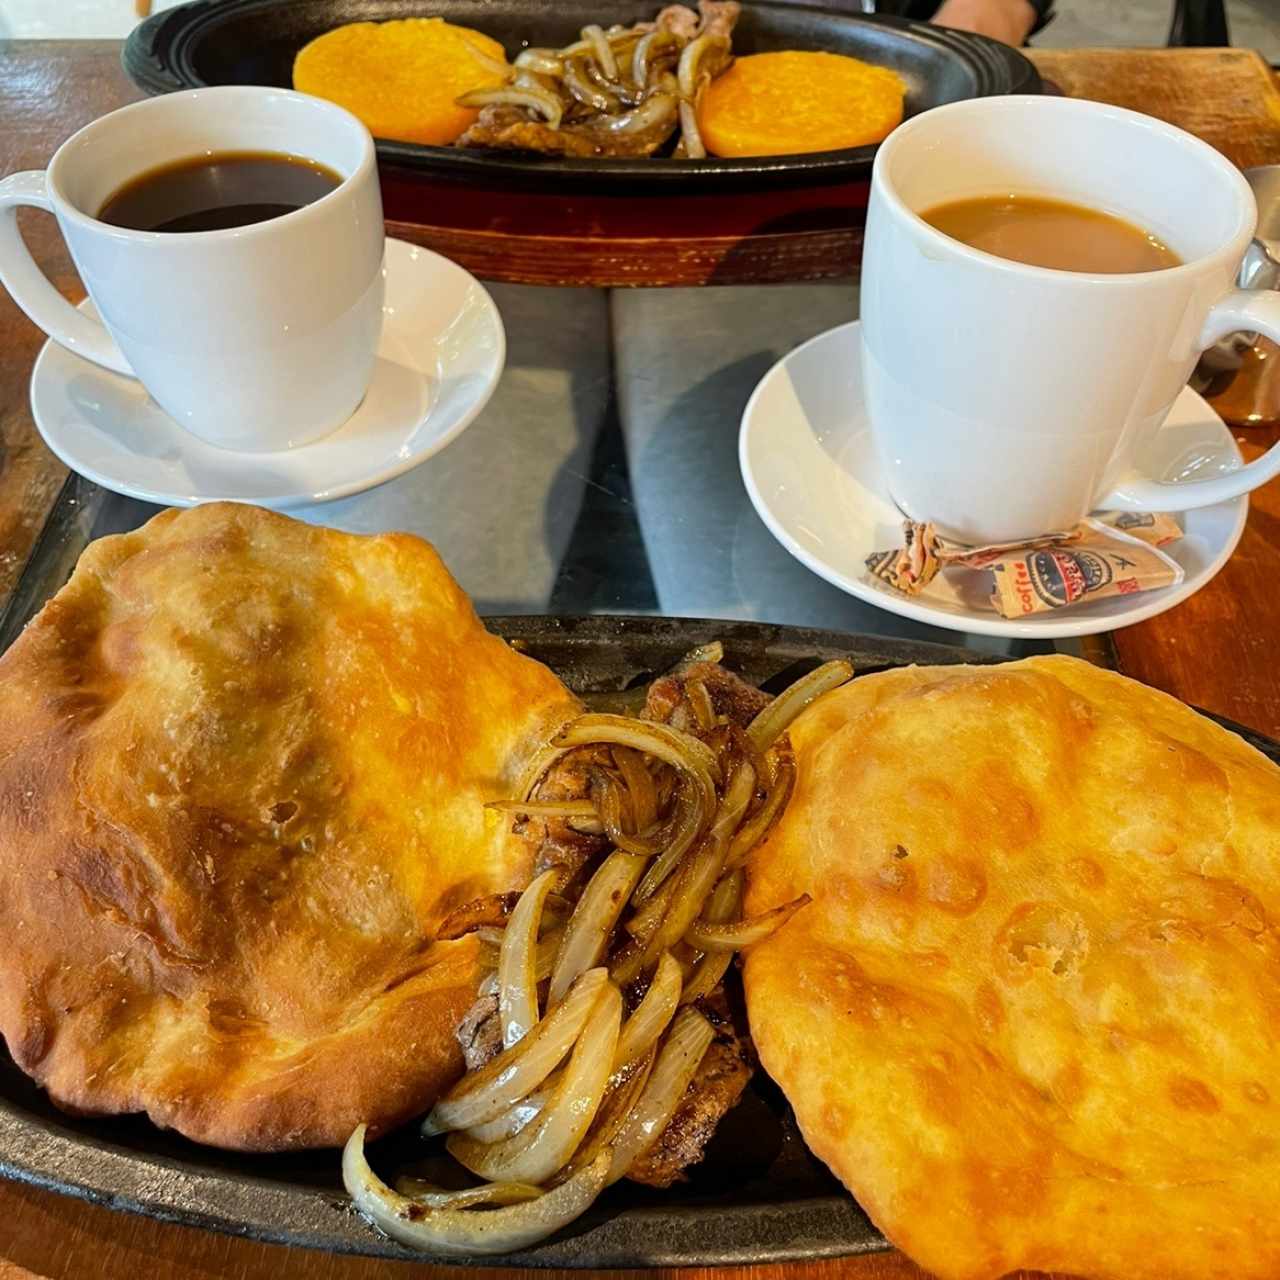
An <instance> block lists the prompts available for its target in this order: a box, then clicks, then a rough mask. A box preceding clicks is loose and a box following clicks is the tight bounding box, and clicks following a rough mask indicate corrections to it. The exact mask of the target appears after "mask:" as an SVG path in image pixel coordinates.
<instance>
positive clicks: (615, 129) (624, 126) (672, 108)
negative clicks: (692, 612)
mask: <svg viewBox="0 0 1280 1280" xmlns="http://www.w3.org/2000/svg"><path fill="white" fill-rule="evenodd" d="M679 109H680V99H679V98H678V97H676V95H675V94H673V93H666V92H663V91H656V92H654V93H651V94H650V95H649V96H648V97H647V98H645V100H644V101H643V102H641V104H640V105H639V106H638V107H635V108H634V109H633V110H631V111H626V112H624V113H623V114H622V115H618V116H599V117H598V118H597V119H595V120H593V121H592V122H591V124H592V128H593V130H594V131H595V132H597V133H603V134H606V135H607V136H609V137H625V136H627V135H629V134H633V133H644V132H645V131H646V130H647V129H658V128H660V127H662V126H663V125H666V124H669V123H670V122H672V121H674V120H675V119H676V117H677V116H678V114H679ZM645 723H646V725H648V724H649V723H650V722H648V721H646V722H645ZM653 723H656V722H653ZM663 727H664V728H665V727H666V726H665V725H664V726H663Z"/></svg>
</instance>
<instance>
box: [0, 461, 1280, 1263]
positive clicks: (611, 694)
mask: <svg viewBox="0 0 1280 1280" xmlns="http://www.w3.org/2000/svg"><path fill="white" fill-rule="evenodd" d="M104 510H105V508H104V507H103V505H102V503H101V501H100V500H99V498H98V496H97V493H96V492H95V489H94V487H93V486H88V487H87V488H73V490H72V491H71V492H70V493H69V494H68V495H64V500H63V501H61V502H59V504H58V506H57V508H56V509H55V516H54V518H53V520H52V521H51V523H50V524H49V525H48V526H47V527H46V530H45V533H44V535H43V537H42V539H41V541H40V543H39V545H38V547H37V549H36V552H35V554H34V555H33V557H32V560H31V562H30V564H29V565H28V568H27V571H26V573H25V574H24V576H23V580H22V583H21V584H20V586H19V589H18V591H17V592H16V593H15V595H14V597H13V599H12V601H11V604H10V607H9V609H8V611H7V613H6V615H5V617H4V618H3V620H0V644H4V645H7V644H8V643H10V642H11V641H12V639H13V638H14V636H16V635H17V634H18V632H19V631H20V630H21V627H22V625H24V624H25V622H26V621H27V620H28V619H29V618H30V617H31V616H32V615H33V614H34V613H35V611H36V610H37V609H38V608H39V606H40V605H41V604H42V603H43V601H44V600H45V599H47V598H48V596H49V595H50V594H52V593H53V592H54V591H56V590H57V589H58V587H60V586H61V585H62V583H63V582H64V581H65V579H66V577H67V575H68V573H69V572H70V569H71V567H72V565H73V564H74V561H75V557H76V556H77V555H78V554H79V552H80V550H82V549H83V546H84V545H85V543H86V542H87V541H88V540H89V539H90V538H91V537H92V536H94V535H96V534H98V533H100V532H104V531H106V530H104V528H103V525H102V513H103V511H104ZM134 514H135V515H136V514H141V512H138V513H134ZM135 523H136V521H135ZM487 624H488V625H489V627H490V628H491V629H492V630H494V631H495V632H497V633H498V634H500V635H503V636H506V637H507V638H508V639H509V640H511V641H512V643H513V644H516V645H517V646H518V647H519V648H520V649H521V650H522V651H523V652H526V653H528V654H530V655H531V656H533V657H536V658H538V659H540V660H541V661H543V662H545V663H547V664H548V665H549V666H550V667H551V668H552V669H553V670H555V671H556V672H557V673H559V675H560V676H561V678H562V679H564V680H565V682H566V683H567V684H568V685H569V686H570V687H571V688H573V689H575V690H576V691H578V692H579V693H581V694H583V695H585V696H586V698H587V700H588V701H590V702H592V703H595V704H598V705H616V704H618V703H619V702H626V701H628V700H635V699H637V698H639V697H640V696H642V691H643V689H644V687H645V686H646V685H647V684H648V682H649V681H650V680H651V679H652V678H653V676H654V675H656V674H659V673H661V672H662V671H664V670H666V669H667V668H669V667H670V666H671V665H672V664H673V663H674V662H675V661H677V660H678V659H679V658H680V656H681V655H682V654H684V653H686V652H687V651H688V650H689V649H690V648H691V647H693V646H694V645H696V644H701V643H704V642H706V641H708V640H711V639H716V638H718V639H720V640H722V641H723V642H724V645H725V649H726V661H727V664H728V665H729V666H730V667H732V668H734V669H735V670H737V671H739V672H740V673H742V674H743V675H744V676H745V677H746V678H747V679H749V680H751V681H753V682H754V683H757V684H760V685H762V686H763V687H765V688H766V689H768V690H770V691H776V690H777V689H779V688H781V687H782V686H783V685H785V684H786V683H788V682H789V681H790V680H792V679H794V678H795V677H796V676H798V675H800V674H802V673H803V672H804V671H805V670H807V669H809V668H810V667H812V666H813V665H815V664H816V663H817V662H819V661H821V660H824V659H826V658H829V657H835V656H847V657H850V658H852V659H853V661H854V662H855V663H856V664H857V666H858V668H859V671H860V673H862V674H866V673H867V672H870V671H874V670H881V669H884V668H886V667H893V666H899V665H902V664H905V663H911V662H916V663H925V664H933V663H942V662H992V661H999V659H996V658H993V657H991V656H990V655H985V654H979V653H975V652H974V651H973V650H968V649H959V648H952V647H949V646H944V645H934V644H925V643H921V642H917V641H907V640H899V639H894V638H889V637H873V636H855V635H843V634H840V633H836V632H829V631H815V630H807V629H802V628H797V627H784V626H771V625H764V624H759V623H746V622H724V621H702V620H696V619H672V618H656V617H654V618H650V617H640V618H616V617H561V618H556V617H549V618H530V617H518V618H511V617H494V618H489V619H487ZM1215 718H1216V717H1215ZM1220 723H1223V724H1226V726H1227V727H1228V728H1230V729H1234V730H1235V731H1236V732H1238V733H1241V734H1242V736H1244V737H1245V738H1246V739H1248V740H1249V741H1250V742H1251V743H1253V744H1254V745H1255V746H1257V747H1258V748H1260V749H1261V750H1262V751H1264V752H1265V753H1266V754H1268V755H1269V756H1270V757H1271V758H1272V759H1275V760H1277V761H1280V743H1277V742H1272V741H1270V740H1268V739H1265V738H1262V737H1261V736H1259V735H1257V734H1253V733H1250V732H1249V731H1248V730H1244V729H1241V728H1240V727H1239V726H1237V725H1234V724H1231V723H1230V722H1228V721H1220ZM432 1150H433V1148H431V1147H429V1146H427V1145H426V1144H423V1143H422V1142H421V1140H420V1139H419V1138H418V1137H417V1135H416V1132H415V1130H414V1128H413V1126H409V1128H408V1129H406V1130H403V1131H401V1132H400V1133H399V1134H394V1135H392V1136H391V1137H389V1138H387V1139H385V1140H384V1141H382V1142H380V1143H378V1144H376V1145H375V1146H374V1147H372V1148H371V1150H370V1156H371V1159H372V1162H373V1164H374V1166H375V1167H376V1168H378V1169H379V1170H380V1171H381V1172H382V1173H384V1174H389V1173H390V1172H392V1171H393V1170H394V1171H401V1170H405V1169H407V1168H413V1167H421V1168H424V1169H425V1170H426V1171H427V1172H428V1173H431V1172H432V1169H431V1165H432V1161H433V1159H438V1156H434V1157H433V1156H432V1155H431V1154H430V1153H431V1152H432ZM0 1174H3V1175H4V1176H7V1177H11V1178H16V1179H19V1180H22V1181H24V1182H29V1183H33V1184H35V1185H37V1186H42V1187H46V1188H50V1189H52V1190H56V1191H60V1192H64V1193H67V1194H70V1195H76V1196H81V1197H85V1198H87V1199H90V1200H94V1201H97V1202H99V1203H103V1204H106V1205H109V1206H110V1207H112V1208H117V1209H124V1210H128V1211H132V1212H136V1213H143V1214H148V1215H150V1216H152V1217H156V1218H160V1219H163V1220H166V1221H173V1222H181V1223H186V1224H190V1225H194V1226H201V1227H209V1228H214V1229H216V1230H222V1231H228V1232H232V1233H234V1234H236V1235H242V1236H247V1237H250V1238H252V1239H257V1240H265V1241H272V1242H278V1243H284V1244H295V1245H303V1246H308V1247H311V1248H316V1249H328V1250H333V1251H336V1252H340V1253H358V1254H371V1255H375V1256H381V1257H392V1258H396V1257H403V1258H409V1257H417V1258H420V1257H421V1255H417V1254H413V1253H411V1252H409V1251H407V1250H405V1249H403V1248H401V1247H400V1246H399V1245H397V1244H395V1243H394V1242H392V1241H390V1240H388V1239H386V1238H384V1237H382V1236H380V1235H378V1234H377V1233H376V1232H374V1231H373V1230H372V1229H371V1228H370V1227H368V1226H367V1225H366V1224H365V1223H364V1222H363V1221H362V1220H361V1219H360V1218H359V1217H358V1216H357V1215H356V1214H355V1213H354V1212H353V1211H352V1209H351V1208H350V1206H349V1204H348V1202H347V1198H346V1196H345V1194H344V1193H343V1192H342V1189H341V1183H340V1180H339V1176H338V1154H337V1152H336V1151H327V1152H303V1153H297V1154H290V1155H279V1156H248V1155H243V1154H239V1153H235V1152H224V1151H216V1150H213V1149H210V1148H205V1147H200V1146H197V1145H195V1144H194V1143H191V1142H188V1141H186V1140H185V1139H183V1138H181V1137H178V1136H176V1135H174V1134H172V1133H168V1132H165V1131H162V1130H159V1129H156V1128H154V1127H153V1126H152V1125H150V1124H149V1123H148V1122H147V1121H145V1120H143V1119H140V1118H137V1117H124V1118H119V1119H91V1118H81V1117H73V1116H68V1115H65V1114H63V1113H62V1112H60V1111H58V1110H57V1108H55V1107H54V1106H53V1105H52V1104H51V1103H50V1102H49V1101H48V1099H47V1098H46V1096H45V1095H44V1093H43V1092H42V1091H41V1090H40V1089H39V1088H38V1087H37V1086H36V1085H35V1084H33V1083H32V1082H31V1081H30V1080H29V1079H28V1078H27V1077H26V1076H25V1075H23V1074H22V1072H20V1071H19V1070H18V1069H17V1068H16V1067H15V1066H14V1065H13V1064H12V1062H11V1061H10V1060H9V1059H8V1057H7V1055H3V1054H0ZM690 1175H691V1176H690V1180H689V1181H688V1182H687V1183H686V1184H684V1185H682V1186H678V1187H675V1188H672V1189H671V1190H670V1191H665V1192H657V1191H652V1190H650V1189H648V1188H644V1187H639V1186H634V1185H632V1184H629V1183H625V1182H624V1183H621V1184H619V1185H618V1186H616V1187H614V1188H612V1189H611V1190H610V1191H609V1192H608V1193H607V1194H606V1195H605V1196H604V1197H602V1199H601V1200H600V1201H599V1202H598V1203H597V1204H596V1205H595V1207H594V1208H593V1209H592V1210H591V1211H590V1212H589V1213H588V1214H587V1215H586V1216H585V1217H584V1218H582V1219H581V1220H580V1221H579V1222H578V1223H576V1224H575V1225H574V1227H573V1228H571V1229H570V1230H569V1231H567V1232H565V1233H562V1234H560V1235H559V1236H557V1237H555V1238H554V1239H552V1240H550V1241H549V1242H547V1243H545V1244H543V1245H541V1246H539V1247H537V1248H534V1249H531V1250H528V1251H526V1252H523V1253H520V1254H517V1255H514V1256H512V1257H510V1258H506V1259H478V1260H477V1261H481V1262H486V1263H493V1262H507V1263H510V1264H515V1265H520V1266H532V1267H551V1266H556V1267H583V1268H601V1267H626V1266H675V1265H688V1266H711V1265H733V1264H750V1263H769V1262H783V1261H790V1260H796V1259H816V1258H830V1257H838V1256H842V1255H849V1254H859V1253H869V1252H874V1251H877V1250H882V1249H885V1248H887V1247H888V1245H887V1243H886V1241H885V1239H884V1237H883V1236H882V1235H881V1234H880V1233H879V1232H878V1231H877V1230H876V1229H875V1228H874V1227H873V1226H872V1225H871V1223H870V1221H869V1220H868V1219H867V1217H866V1216H865V1215H864V1214H863V1213H862V1211H861V1210H860V1209H859V1207H858V1206H857V1204H856V1203H855V1202H854V1201H853V1200H852V1199H851V1198H850V1197H849V1196H848V1195H847V1194H846V1193H845V1192H844V1191H843V1190H842V1189H841V1187H840V1186H839V1184H838V1183H837V1182H836V1181H835V1180H834V1179H833V1178H832V1176H831V1175H830V1174H829V1173H828V1172H827V1170H826V1169H825V1167H824V1166H823V1165H822V1164H821V1163H820V1162H819V1161H818V1160H816V1159H815V1158H814V1157H813V1156H812V1155H810V1154H809V1152H808V1150H807V1149H806V1148H805V1145H804V1143H803V1141H802V1139H801V1138H800V1135H799V1132H798V1130H797V1128H796V1125H795V1121H794V1119H793V1117H792V1115H791V1112H790V1109H789V1108H788V1107H787V1105H786V1102H785V1101H784V1099H783V1098H782V1096H781V1094H780V1092H779V1091H778V1090H777V1088H776V1087H775V1086H774V1085H773V1084H772V1082H771V1081H770V1080H769V1079H768V1078H767V1077H766V1076H765V1075H764V1074H763V1073H762V1072H757V1074H756V1077H755V1079H754V1081H753V1083H752V1085H751V1087H750V1088H749V1090H748V1091H747V1094H746V1095H745V1097H744V1099H743V1101H742V1103H741V1104H740V1105H739V1106H738V1107H737V1108H736V1109H735V1110H734V1111H733V1112H732V1113H731V1114H730V1115H729V1117H727V1118H726V1120H725V1122H724V1123H723V1124H722V1125H721V1128H720V1130H719V1131H718V1132H717V1134H716V1136H715V1138H714V1139H713V1141H712V1143H711V1145H710V1147H709V1149H708V1152H707V1156H706V1159H705V1160H704V1161H703V1162H702V1163H701V1164H700V1165H697V1166H695V1167H694V1168H693V1169H692V1170H691V1171H690ZM437 1176H438V1175H437Z"/></svg>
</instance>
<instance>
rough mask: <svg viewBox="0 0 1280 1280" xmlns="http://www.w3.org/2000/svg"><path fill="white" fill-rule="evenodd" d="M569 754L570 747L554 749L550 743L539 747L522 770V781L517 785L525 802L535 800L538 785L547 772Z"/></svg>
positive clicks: (517, 790) (519, 793) (517, 792)
mask: <svg viewBox="0 0 1280 1280" xmlns="http://www.w3.org/2000/svg"><path fill="white" fill-rule="evenodd" d="M568 754H569V748H568V747H554V746H552V745H551V744H550V743H548V744H547V745H546V746H542V747H539V748H538V749H537V751H535V752H534V753H533V755H531V756H530V757H529V762H528V763H527V764H526V765H525V767H524V768H523V769H521V770H520V780H519V782H518V783H517V784H516V794H517V795H518V796H520V797H521V798H522V799H524V800H530V799H532V798H533V793H534V792H535V791H537V789H538V785H539V784H540V783H541V782H542V780H543V778H545V777H546V776H547V771H548V770H549V769H550V768H551V766H552V765H553V764H555V763H556V761H557V760H559V759H560V758H561V757H562V756H567V755H568Z"/></svg>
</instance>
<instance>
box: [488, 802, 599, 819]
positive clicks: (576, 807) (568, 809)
mask: <svg viewBox="0 0 1280 1280" xmlns="http://www.w3.org/2000/svg"><path fill="white" fill-rule="evenodd" d="M485 808H486V809H493V810H494V811H495V812H497V813H514V814H525V815H527V816H528V817H530V818H594V817H595V816H596V809H595V805H593V804H592V803H591V801H590V800H491V801H490V802H489V803H488V804H487V805H485Z"/></svg>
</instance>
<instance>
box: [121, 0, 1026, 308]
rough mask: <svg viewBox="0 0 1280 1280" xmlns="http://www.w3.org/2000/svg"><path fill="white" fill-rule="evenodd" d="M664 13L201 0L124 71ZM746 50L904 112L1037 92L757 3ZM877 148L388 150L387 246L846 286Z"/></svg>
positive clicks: (254, 75) (561, 271)
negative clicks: (871, 73) (849, 59)
mask: <svg viewBox="0 0 1280 1280" xmlns="http://www.w3.org/2000/svg"><path fill="white" fill-rule="evenodd" d="M659 7H660V0H558V2H557V3H556V4H554V5H548V4H546V3H544V0H437V2H436V3H422V2H419V0H192V2H191V3H189V4H185V5H181V6H179V7H178V8H175V9H171V10H167V11H165V12H163V13H159V14H157V15H155V16H154V17H153V18H151V19H150V20H149V21H147V22H145V23H143V24H142V25H141V26H140V27H138V28H137V29H136V30H135V32H134V34H133V35H132V36H131V37H130V39H129V41H128V44H127V45H126V47H125V53H124V64H125V69H126V70H127V71H128V73H129V74H130V76H132V77H133V79H134V81H135V82H136V83H137V84H138V85H140V86H141V87H142V88H144V89H146V90H147V91H148V92H151V93H162V92H167V91H174V90H178V89H182V88H188V87H193V86H200V85H207V84H279V85H288V84H289V83H290V76H291V68H292V65H293V57H294V55H295V53H296V52H297V50H298V49H299V48H300V47H301V46H302V45H303V44H304V43H306V42H307V41H308V40H310V39H312V38H313V37H315V36H316V35H319V34H321V33H322V32H324V31H327V30H329V29H331V28H333V27H335V26H338V25H340V24H342V23H345V22H352V21H358V20H378V19H385V18H392V17H404V16H407V15H409V14H413V13H432V14H442V15H443V16H445V17H447V18H449V19H452V20H455V21H458V22H461V23H464V24H466V25H471V26H475V27H477V28H479V29H481V30H484V31H485V32H487V33H489V34H491V35H494V36H496V37H497V38H499V39H501V40H502V41H503V43H504V44H505V45H506V46H507V49H508V52H509V53H512V52H514V51H515V50H517V49H518V48H519V47H520V45H521V44H522V43H524V42H532V43H538V44H548V45H558V44H562V43H565V42H566V41H568V40H570V39H572V38H573V37H574V35H575V34H576V32H577V30H578V29H579V28H580V27H581V26H583V25H584V24H585V23H587V22H591V21H601V22H605V23H608V22H614V21H618V22H626V23H630V22H633V21H636V20H638V19H641V18H647V17H651V16H652V15H653V13H654V12H656V11H657V9H658V8H659ZM734 47H735V49H736V50H737V51H739V52H741V53H751V52H757V51H763V50H769V49H778V48H797V49H826V50H830V51H833V52H838V53H846V54H850V55H853V56H857V57H862V58H865V59H866V60H867V61H871V62H875V63H877V64H879V65H884V66H891V67H893V68H894V69H895V70H896V71H897V72H898V73H899V74H900V75H901V76H902V77H903V78H904V79H905V80H906V82H907V86H908V93H907V104H906V106H907V114H908V115H912V114H916V113H918V112H920V111H924V110H927V109H928V108H930V107H933V106H938V105H940V104H942V103H945V102H953V101H957V100H959V99H963V98H971V97H984V96H988V95H992V94H1002V93H1014V92H1033V93H1034V92H1039V90H1040V79H1039V76H1038V74H1037V72H1036V70H1035V68H1034V67H1033V66H1032V65H1031V63H1030V62H1028V61H1027V59H1026V58H1024V57H1023V56H1022V55H1021V54H1020V53H1018V52H1017V51H1016V50H1013V49H1010V48H1008V47H1007V46H1005V45H1001V44H998V43H997V42H995V41H991V40H985V39H983V38H982V37H980V36H974V35H969V34H967V33H964V32H958V31H951V30H948V29H946V28H942V27H934V26H930V25H928V24H925V23H917V22H911V21H907V20H905V19H898V18H888V17H875V18H867V17H861V16H854V15H852V14H848V13H840V12H836V11H833V10H827V9H822V8H819V7H815V6H810V5H804V4H792V3H779V2H778V0H749V2H748V3H747V4H746V5H745V6H744V11H743V16H742V19H741V21H740V23H739V26H738V29H737V30H736V31H735V35H734ZM875 150H876V149H875V147H871V146H868V147H857V148H852V149H849V150H845V151H828V152H818V153H814V154H812V155H802V156H770V157H759V158H754V159H745V160H714V159H713V160H704V161H679V160H576V159H571V160H565V159H554V158H547V157H537V156H526V155H521V154H515V153H484V152H473V151H460V150H455V149H453V148H449V147H425V146H418V145H414V144H408V143H399V142H388V141H385V140H380V141H379V143H378V153H379V160H380V164H381V168H382V177H383V199H384V204H385V208H386V216H387V230H388V232H389V234H391V235H394V236H397V237H399V238H401V239H404V240H409V241H411V242H413V243H415V244H421V245H425V246H427V247H428V248H431V249H435V250H436V251H438V252H440V253H443V254H445V255H446V256H448V257H450V258H452V259H454V260H455V261H456V262H460V263H461V264H462V265H463V266H465V267H467V268H468V269H469V270H471V271H473V272H475V273H476V274H477V275H480V276H483V277H485V278H487V279H491V280H506V281H513V282H517V283H524V284H577V285H580V284H588V285H600V286H626V285H688V284H738V283H775V282H779V281H787V280H811V279H819V278H823V277H835V276H841V275H848V274H849V273H851V272H852V271H854V270H855V269H856V267H857V264H858V261H859V259H860V257H861V252H862V227H863V223H864V221H865V216H866V205H867V193H868V184H869V179H870V173H871V164H872V161H873V159H874V157H875Z"/></svg>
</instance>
